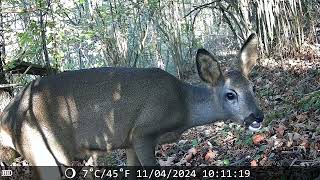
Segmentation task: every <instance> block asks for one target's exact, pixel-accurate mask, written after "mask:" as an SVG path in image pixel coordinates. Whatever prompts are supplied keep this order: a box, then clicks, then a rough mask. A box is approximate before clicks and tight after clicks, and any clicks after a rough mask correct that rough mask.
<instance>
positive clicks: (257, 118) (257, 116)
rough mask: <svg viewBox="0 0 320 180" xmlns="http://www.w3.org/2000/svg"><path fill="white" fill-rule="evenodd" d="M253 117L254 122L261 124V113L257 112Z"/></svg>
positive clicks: (262, 116) (262, 115)
mask: <svg viewBox="0 0 320 180" xmlns="http://www.w3.org/2000/svg"><path fill="white" fill-rule="evenodd" d="M254 117H255V120H256V122H258V123H261V122H262V121H263V118H264V114H263V112H262V111H260V110H259V112H258V113H257V114H256V115H255V116H254Z"/></svg>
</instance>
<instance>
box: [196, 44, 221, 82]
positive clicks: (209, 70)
mask: <svg viewBox="0 0 320 180" xmlns="http://www.w3.org/2000/svg"><path fill="white" fill-rule="evenodd" d="M196 61H197V69H198V73H199V76H200V78H201V79H202V80H203V81H205V82H207V83H210V84H213V85H214V84H216V83H217V81H218V79H219V77H220V76H221V75H222V73H221V70H220V65H219V63H218V61H216V60H215V59H214V57H213V55H212V54H211V53H209V52H208V51H207V50H205V49H198V52H197V56H196Z"/></svg>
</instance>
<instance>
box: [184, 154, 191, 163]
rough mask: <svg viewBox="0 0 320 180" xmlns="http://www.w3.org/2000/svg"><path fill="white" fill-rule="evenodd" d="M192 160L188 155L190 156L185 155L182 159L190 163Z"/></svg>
mask: <svg viewBox="0 0 320 180" xmlns="http://www.w3.org/2000/svg"><path fill="white" fill-rule="evenodd" d="M191 159H192V154H191V153H190V154H187V155H186V156H185V157H184V160H185V161H187V162H188V161H190V160H191Z"/></svg>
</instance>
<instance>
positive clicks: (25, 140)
mask: <svg viewBox="0 0 320 180" xmlns="http://www.w3.org/2000/svg"><path fill="white" fill-rule="evenodd" d="M257 42H258V41H257V38H256V35H255V34H252V35H251V36H250V37H249V38H248V39H247V41H246V42H245V44H244V45H243V47H242V48H241V51H240V57H239V63H238V64H239V67H238V68H237V69H235V70H232V71H228V72H226V73H222V72H221V70H220V65H219V63H218V62H217V61H216V60H215V59H214V57H213V56H212V55H211V54H210V53H209V52H208V51H206V50H205V49H199V50H198V52H197V55H196V64H197V69H198V73H199V76H200V78H201V79H202V80H203V81H204V82H206V83H207V84H208V86H207V87H197V86H193V85H190V84H187V83H184V82H182V81H180V80H179V79H177V78H176V77H174V76H173V75H171V74H169V73H167V72H165V71H163V70H160V69H155V68H152V69H144V68H96V69H86V70H78V71H69V72H63V73H60V74H57V75H52V76H47V77H44V78H41V79H37V80H35V81H32V82H31V83H30V84H29V85H27V86H26V87H25V88H24V89H23V90H22V91H21V92H20V93H19V94H18V95H17V96H15V98H14V99H13V100H12V101H11V102H10V104H9V105H8V106H7V107H6V108H5V110H4V111H3V114H2V117H1V126H0V128H1V129H0V133H1V136H0V137H1V141H2V142H1V143H2V145H3V146H6V147H10V148H13V149H14V150H16V151H18V152H19V153H20V154H21V155H22V156H23V157H24V158H25V159H27V160H28V161H29V162H30V163H31V164H32V165H37V166H56V165H61V164H63V165H70V162H71V161H72V160H74V159H75V158H83V157H85V156H87V155H90V154H91V153H93V152H95V151H107V152H108V151H111V150H114V149H119V148H124V149H126V150H127V165H142V166H152V165H156V158H155V152H154V151H155V146H156V145H157V144H159V143H165V142H170V141H174V140H176V139H177V138H178V137H179V136H178V135H180V134H181V133H182V132H184V131H185V130H187V129H189V128H191V127H195V126H199V125H204V124H209V123H213V122H215V121H218V120H227V119H231V120H234V121H237V122H239V123H241V124H244V125H245V126H247V127H250V128H251V129H253V130H257V129H259V128H260V127H261V122H262V120H263V112H262V111H261V110H260V108H259V106H258V105H257V102H256V100H255V97H254V92H253V85H252V83H251V82H250V81H249V79H248V75H249V72H250V71H251V69H252V68H253V66H254V65H255V63H256V60H257V58H258V50H257ZM57 168H58V167H57ZM38 173H39V175H40V177H41V178H45V177H46V175H45V172H42V171H39V172H38ZM58 176H59V174H57V178H58ZM51 178H54V177H53V176H51Z"/></svg>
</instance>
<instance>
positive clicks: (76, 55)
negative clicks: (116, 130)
mask: <svg viewBox="0 0 320 180" xmlns="http://www.w3.org/2000/svg"><path fill="white" fill-rule="evenodd" d="M0 2H1V4H0V6H1V9H0V13H1V22H0V36H1V37H0V40H1V41H0V44H1V64H0V65H1V66H0V69H1V72H0V73H2V78H3V74H6V75H7V79H8V78H9V81H10V82H11V83H15V81H23V79H24V78H25V77H27V76H23V77H22V78H21V75H19V77H20V78H14V77H15V75H13V74H14V72H13V71H9V70H10V69H12V68H13V66H14V64H16V62H20V61H25V62H30V63H34V64H38V65H42V66H44V67H47V68H49V67H50V68H54V69H56V70H57V71H66V70H73V69H83V68H92V67H101V66H114V67H118V66H124V67H160V68H162V69H165V70H167V71H168V72H170V73H172V74H174V75H176V76H177V77H179V78H184V77H185V76H187V75H188V74H190V72H192V71H194V67H193V64H194V54H195V52H196V50H197V48H200V47H205V48H207V49H209V51H211V52H212V53H213V54H215V55H216V57H217V58H218V60H220V61H224V60H225V61H228V60H230V58H231V59H232V57H235V56H236V55H237V54H236V53H237V50H238V49H239V48H240V45H241V44H242V43H243V41H244V39H245V38H247V37H248V36H249V34H250V33H252V32H256V33H257V35H258V36H259V41H260V44H259V46H260V50H261V56H263V57H281V58H279V61H283V60H285V58H287V57H292V56H299V54H300V53H302V52H305V49H306V48H309V47H311V46H312V47H314V46H315V45H316V44H318V43H319V42H318V41H319V34H317V33H319V32H320V30H319V29H320V20H319V19H320V18H319V17H320V15H319V8H320V2H319V1H316V0H286V1H284V0H241V1H230V0H215V1H209V2H208V1H205V0H168V1H160V0H1V1H0ZM317 35H318V36H317ZM317 38H318V39H317ZM309 49H310V48H309ZM311 49H312V48H311ZM6 70H7V71H6ZM26 70H28V69H26ZM4 72H5V73H4ZM24 74H25V73H24ZM28 77H29V76H28ZM0 79H1V78H0ZM27 81H28V80H26V82H27ZM19 83H21V82H19Z"/></svg>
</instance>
